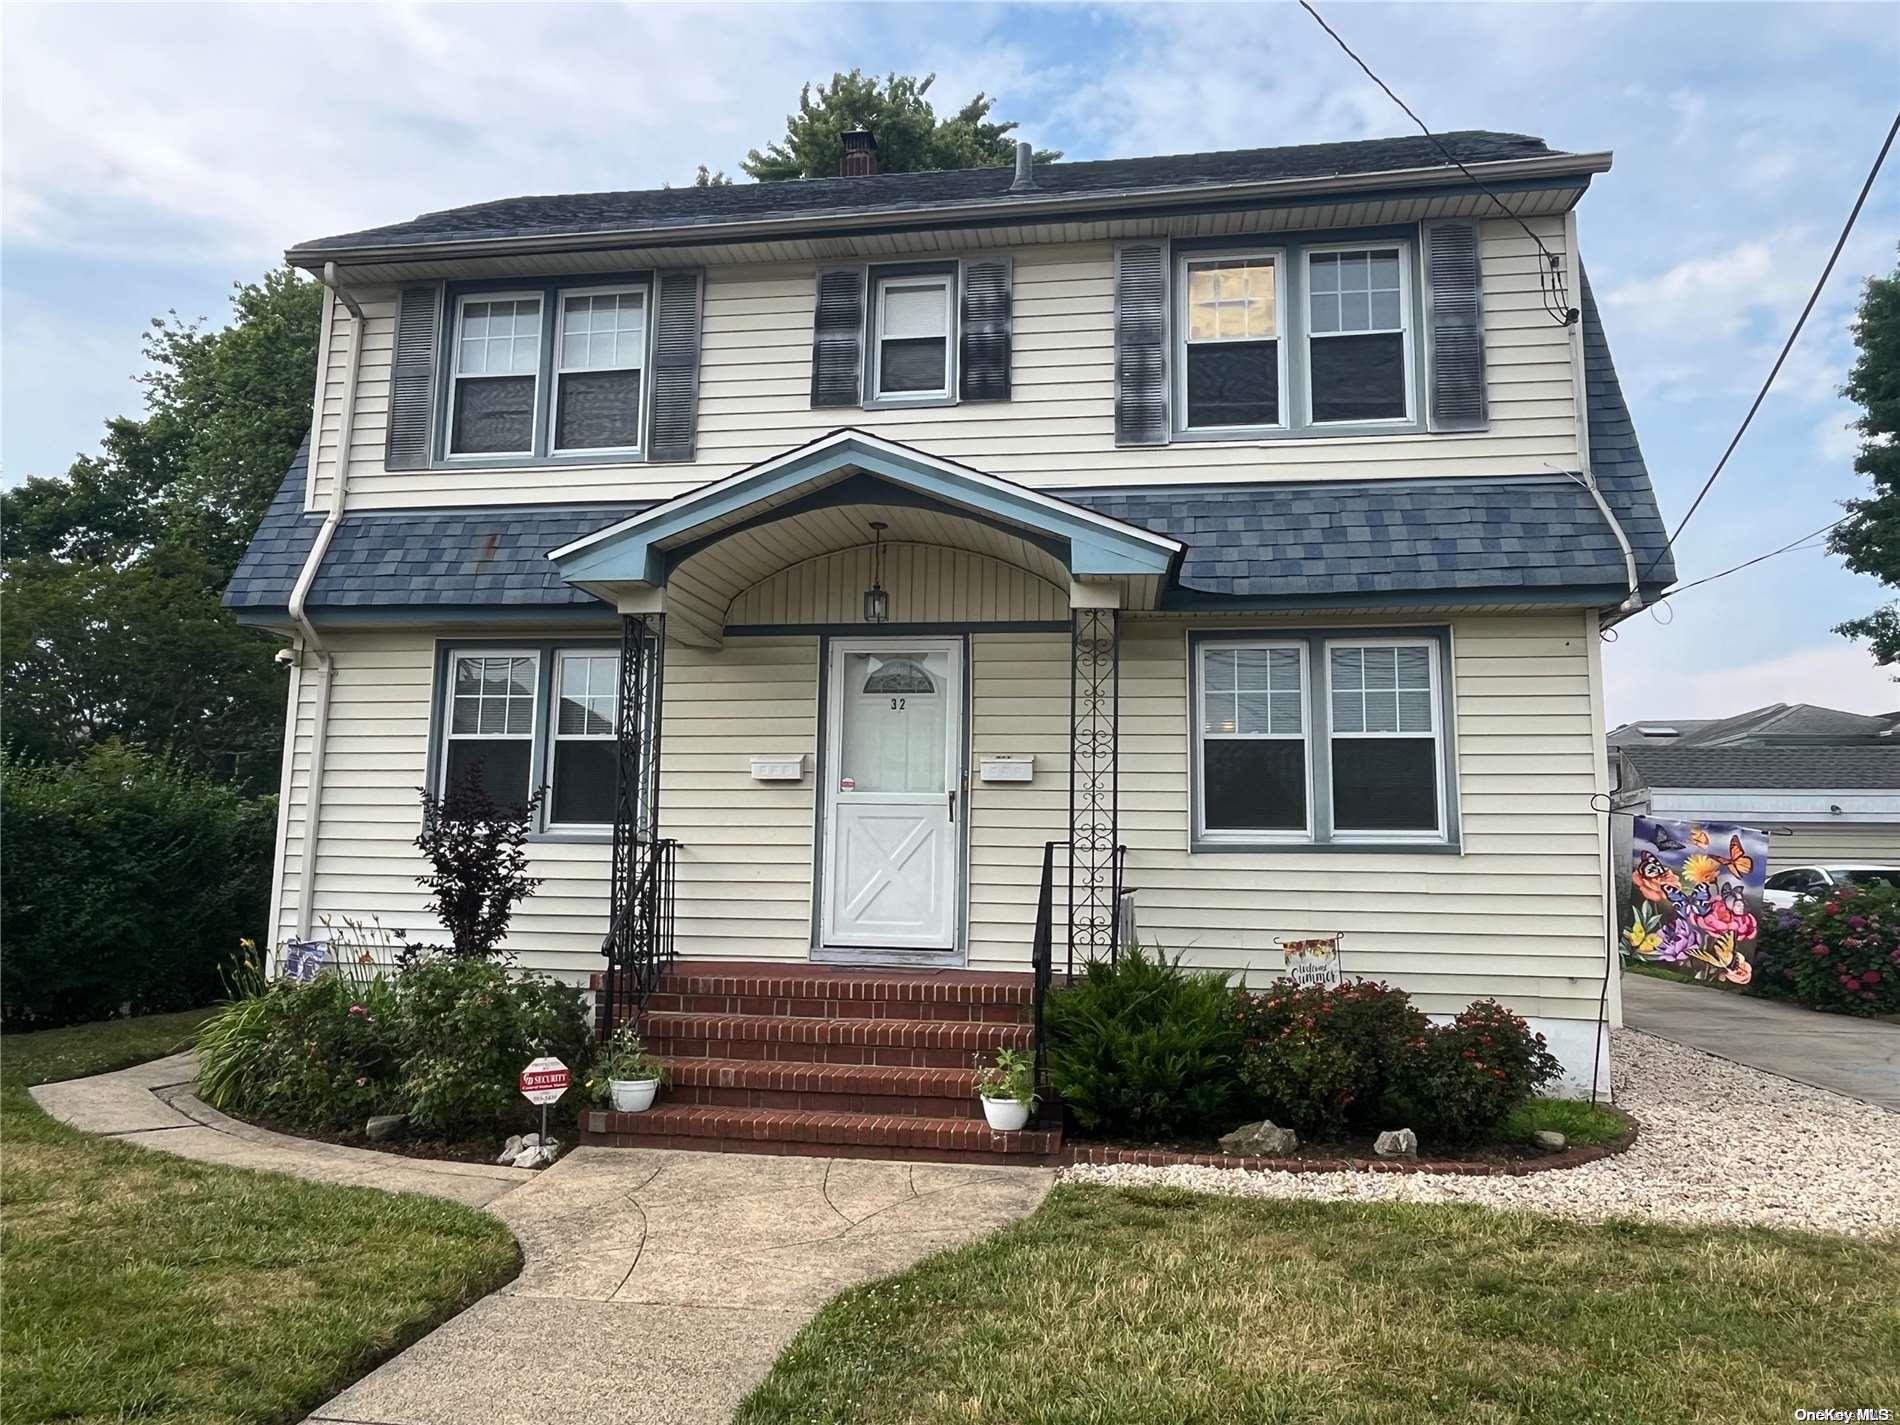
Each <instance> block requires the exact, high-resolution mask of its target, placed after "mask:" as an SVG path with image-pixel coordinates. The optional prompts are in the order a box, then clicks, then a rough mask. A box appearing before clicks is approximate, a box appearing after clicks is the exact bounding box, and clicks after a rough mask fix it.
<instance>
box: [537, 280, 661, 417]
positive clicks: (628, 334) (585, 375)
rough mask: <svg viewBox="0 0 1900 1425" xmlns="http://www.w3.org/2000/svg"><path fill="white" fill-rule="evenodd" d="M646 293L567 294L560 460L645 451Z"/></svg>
mask: <svg viewBox="0 0 1900 1425" xmlns="http://www.w3.org/2000/svg"><path fill="white" fill-rule="evenodd" d="M646 356H647V294H646V288H644V287H618V288H603V289H601V290H598V291H580V292H562V293H561V325H560V330H559V331H558V332H557V333H556V334H555V340H554V453H555V454H556V455H563V454H568V453H571V452H574V451H582V450H612V451H631V450H638V449H639V448H640V385H641V379H642V377H643V376H644V374H645V371H646Z"/></svg>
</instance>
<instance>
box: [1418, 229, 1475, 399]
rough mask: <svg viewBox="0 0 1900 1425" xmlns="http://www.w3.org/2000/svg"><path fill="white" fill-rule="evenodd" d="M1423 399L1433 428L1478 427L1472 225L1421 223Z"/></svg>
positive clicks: (1473, 238) (1473, 234)
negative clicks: (1424, 347)
mask: <svg viewBox="0 0 1900 1425" xmlns="http://www.w3.org/2000/svg"><path fill="white" fill-rule="evenodd" d="M1425 328H1426V340H1427V342H1428V343H1429V349H1428V351H1427V353H1426V368H1425V369H1426V372H1427V387H1428V389H1427V398H1428V401H1429V405H1430V411H1431V427H1432V429H1433V430H1482V429H1483V428H1484V427H1485V425H1486V424H1487V417H1486V413H1485V402H1484V282H1483V276H1482V273H1481V271H1480V267H1479V250H1478V225H1477V224H1476V223H1474V222H1443V223H1427V224H1425Z"/></svg>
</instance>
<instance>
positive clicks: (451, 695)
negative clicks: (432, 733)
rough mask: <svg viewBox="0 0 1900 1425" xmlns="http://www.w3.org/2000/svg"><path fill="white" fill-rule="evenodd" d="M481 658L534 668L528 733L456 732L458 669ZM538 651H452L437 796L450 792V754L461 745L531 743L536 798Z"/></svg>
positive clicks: (444, 697)
mask: <svg viewBox="0 0 1900 1425" xmlns="http://www.w3.org/2000/svg"><path fill="white" fill-rule="evenodd" d="M478 658H508V659H514V658H526V659H527V660H529V662H531V663H532V664H533V665H534V679H533V684H532V687H531V689H530V691H529V694H528V731H527V733H526V734H525V736H524V734H522V733H518V732H457V731H456V730H455V670H456V667H457V665H458V664H460V663H462V662H463V661H464V660H468V659H478ZM544 672H545V669H544V668H543V667H542V664H541V650H540V649H538V648H456V649H452V650H450V652H449V661H448V667H447V669H446V670H445V676H444V678H443V681H442V747H441V751H440V754H439V761H438V762H437V764H436V795H437V796H442V795H444V794H446V793H447V792H448V790H449V752H450V750H451V749H452V748H453V747H454V745H455V744H456V743H458V742H522V741H525V742H527V744H528V795H529V796H530V797H532V796H533V795H534V791H535V787H534V771H535V766H536V764H537V762H538V761H539V757H538V754H539V752H540V739H541V694H542V683H543V676H542V675H543V673H544Z"/></svg>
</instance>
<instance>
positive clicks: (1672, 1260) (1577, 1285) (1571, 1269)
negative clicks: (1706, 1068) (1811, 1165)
mask: <svg viewBox="0 0 1900 1425" xmlns="http://www.w3.org/2000/svg"><path fill="white" fill-rule="evenodd" d="M1720 1212H1721V1203H1720V1201H1719V1199H1712V1200H1711V1201H1710V1204H1709V1214H1710V1218H1711V1219H1712V1220H1713V1219H1714V1218H1716V1217H1718V1216H1719V1215H1720ZM1860 1405H1868V1406H1887V1407H1893V1406H1896V1405H1900V1250H1896V1246H1895V1244H1894V1243H1893V1242H1891V1241H1888V1242H1882V1243H1854V1242H1850V1241H1847V1240H1845V1239H1841V1238H1829V1237H1820V1236H1806V1235H1800V1234H1793V1233H1785V1232H1768V1231H1761V1230H1737V1229H1726V1228H1719V1227H1711V1228H1707V1229H1693V1230H1690V1229H1675V1228H1664V1227H1654V1226H1639V1225H1631V1224H1614V1225H1597V1226H1585V1225H1577V1224H1567V1223H1562V1222H1558V1221H1556V1220H1554V1219H1550V1218H1542V1217H1535V1216H1531V1215H1529V1214H1517V1213H1500V1212H1492V1211H1487V1210H1484V1209H1480V1208H1465V1207H1447V1206H1431V1207H1426V1206H1402V1205H1390V1204H1380V1205H1363V1206H1362V1205H1353V1204H1328V1203H1274V1202H1266V1201H1247V1200H1243V1199H1238V1198H1220V1197H1212V1196H1205V1195H1199V1194H1193V1193H1188V1192H1184V1191H1181V1190H1179V1189H1170V1188H1146V1189H1126V1190H1110V1189H1105V1188H1087V1187H1079V1186H1071V1187H1063V1188H1059V1189H1057V1191H1056V1192H1055V1193H1054V1194H1053V1195H1052V1196H1051V1197H1050V1198H1049V1200H1048V1201H1047V1202H1046V1203H1045V1204H1044V1205H1043V1207H1042V1208H1041V1210H1040V1211H1038V1212H1037V1213H1036V1214H1035V1215H1034V1216H1033V1217H1031V1218H1029V1219H1028V1220H1026V1221H1024V1222H1021V1223H1018V1224H1016V1225H1015V1226H1013V1227H1011V1228H1009V1229H1007V1230H1005V1231H1004V1232H1003V1233H1001V1234H1000V1235H998V1236H996V1237H993V1238H991V1239H989V1240H986V1241H983V1242H979V1243H976V1244H974V1245H971V1246H968V1247H964V1248H960V1249H958V1250H956V1251H953V1252H949V1253H946V1254H944V1255H941V1256H938V1257H935V1258H932V1259H929V1260H927V1261H925V1262H923V1263H921V1264H919V1265H918V1266H916V1267H914V1268H912V1269H911V1270H910V1271H908V1272H906V1273H904V1274H903V1275H901V1276H899V1277H895V1278H893V1279H891V1280H889V1281H887V1282H884V1283H881V1284H877V1285H873V1286H868V1287H861V1288H859V1289H857V1290H855V1291H853V1292H850V1293H849V1294H847V1295H845V1296H843V1297H840V1298H839V1299H838V1300H837V1301H835V1302H833V1303H832V1304H831V1305H829V1306H827V1307H826V1308H825V1309H824V1310H823V1311H822V1312H820V1313H819V1315H818V1317H817V1318H816V1319H815V1320H814V1321H813V1322H812V1323H811V1324H810V1325H809V1326H808V1327H806V1329H805V1330H804V1331H803V1332H802V1333H801V1334H800V1335H799V1337H798V1338H797V1340H796V1341H795V1342H794V1343H793V1344H792V1346H791V1348H790V1349H789V1350H788V1351H787V1352H786V1353H785V1354H784V1355H783V1356H781V1357H780V1358H779V1361H778V1363H777V1365H776V1366H775V1367H774V1369H773V1371H772V1374H771V1376H770V1377H769V1378H768V1379H767V1380H766V1381H765V1382H764V1383H763V1384H762V1385H761V1386H759V1388H758V1389H757V1390H756V1391H755V1392H754V1393H753V1394H752V1396H751V1397H750V1398H749V1399H748V1400H747V1401H746V1403H745V1405H744V1406H743V1407H742V1408H741V1410H740V1412H739V1415H738V1417H737V1418H738V1421H739V1422H741V1425H767V1422H772V1425H792V1422H798V1425H821V1423H822V1422H833V1421H835V1422H843V1421H851V1422H864V1425H884V1422H891V1425H895V1422H904V1425H929V1423H930V1422H942V1423H943V1425H950V1423H951V1422H955V1425H1056V1422H1061V1425H1084V1422H1087V1425H1119V1422H1137V1421H1139V1422H1148V1421H1153V1422H1157V1423H1159V1422H1166V1425H1230V1422H1244V1425H1258V1422H1267V1421H1312V1422H1320V1421H1324V1422H1327V1425H1340V1423H1341V1422H1346V1423H1347V1425H1351V1423H1352V1422H1363V1425H1374V1422H1377V1425H1391V1422H1394V1421H1444V1422H1460V1425H1465V1422H1478V1425H1491V1422H1504V1421H1527V1422H1528V1421H1537V1422H1553V1425H1555V1422H1561V1425H1579V1423H1580V1422H1604V1425H1640V1423H1641V1422H1658V1425H1661V1423H1662V1422H1669V1425H1679V1422H1684V1421H1691V1422H1716V1421H1722V1422H1727V1421H1737V1422H1742V1421H1747V1422H1768V1421H1785V1420H1790V1419H1792V1418H1793V1413H1792V1412H1793V1411H1794V1410H1795V1409H1797V1408H1799V1407H1803V1406H1808V1407H1812V1406H1860Z"/></svg>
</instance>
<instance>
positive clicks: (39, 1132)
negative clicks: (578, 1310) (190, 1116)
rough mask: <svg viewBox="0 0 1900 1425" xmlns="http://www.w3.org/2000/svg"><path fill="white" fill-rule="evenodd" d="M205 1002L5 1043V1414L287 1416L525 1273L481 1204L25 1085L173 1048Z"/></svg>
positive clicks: (0, 1054)
mask: <svg viewBox="0 0 1900 1425" xmlns="http://www.w3.org/2000/svg"><path fill="white" fill-rule="evenodd" d="M202 1017H203V1016H202V1015H199V1014H184V1015H157V1016H153V1017H151V1018H147V1019H137V1020H123V1021H115V1022H112V1023H107V1024H95V1025H83V1026H80V1027H78V1028H74V1029H59V1030H48V1031H46V1032H43V1033H38V1034H19V1035H9V1036H6V1037H5V1038H4V1039H0V1141H3V1142H4V1160H3V1162H0V1270H3V1271H4V1292H5V1295H4V1311H3V1312H0V1421H5V1422H8V1425H12V1422H27V1421H51V1420H58V1421H62V1422H105V1421H123V1420H138V1421H143V1422H175V1421H192V1422H198V1421H205V1422H226V1421H229V1422H275V1421H292V1420H298V1419H301V1418H302V1416H303V1415H304V1414H305V1413H306V1412H307V1411H308V1410H309V1409H310V1408H311V1407H313V1406H315V1405H316V1404H318V1403H319V1402H321V1401H322V1400H324V1399H326V1398H327V1397H328V1396H330V1395H331V1394H332V1393H333V1392H335V1391H336V1390H338V1389H340V1388H342V1387H343V1386H344V1385H346V1384H347V1383H349V1382H350V1381H351V1380H354V1379H355V1378H356V1377H358V1376H360V1375H361V1374H362V1373H363V1372H364V1371H366V1370H367V1369H369V1368H370V1367H371V1366H373V1365H374V1364H376V1363H377V1362H378V1361H380V1360H382V1359H384V1358H385V1357H387V1356H388V1355H390V1354H391V1353H392V1352H394V1351H396V1350H397V1349H399V1348H401V1347H402V1346H405V1345H407V1344H408V1343H409V1342H410V1341H412V1340H414V1339H415V1338H416V1337H418V1336H420V1335H421V1334H422V1333H423V1332H425V1331H426V1330H428V1329H429V1328H430V1327H432V1326H434V1325H435V1324H436V1323H438V1322H440V1321H442V1320H443V1319H445V1318H446V1317H448V1316H450V1315H452V1314H453V1313H454V1312H456V1311H457V1310H459V1309H461V1308H462V1307H463V1306H466V1305H467V1304H469V1303H470V1302H472V1301H474V1300H476V1299H477V1298H479V1297H481V1296H484V1295H486V1294H487V1293H488V1292H490V1291H493V1290H494V1289H495V1288H496V1287H498V1286H500V1285H502V1284H503V1283H504V1282H506V1281H507V1280H508V1279H509V1278H511V1277H512V1276H513V1275H514V1274H515V1271H516V1270H517V1266H518V1255H517V1252H516V1249H515V1244H514V1240H513V1239H512V1238H511V1237H510V1236H509V1235H508V1232H507V1230H506V1229H505V1228H503V1227H502V1225H501V1224H500V1223H499V1222H497V1221H495V1220H494V1219H493V1218H490V1217H488V1216H486V1215H485V1214H482V1213H479V1212H474V1211H471V1210H469V1209H466V1208H463V1207H459V1206H456V1205H454V1204H452V1203H443V1202H435V1201H431V1200H427V1199H423V1198H418V1197H397V1196H392V1195H389V1194H386V1193H379V1192H373V1191H370V1190H368V1189H363V1188H339V1187H328V1186H323V1185H320V1184H316V1183H306V1182H300V1181H297V1180H295V1179H291V1178H284V1177H278V1176H275V1175H269V1174H262V1173H249V1172H242V1171H238V1170H236V1169H231V1168H220V1167H213V1166H209V1165H206V1164H199V1163H192V1162H188V1161H186V1160H184V1159H181V1158H174V1157H172V1156H170V1155H169V1154H164V1153H158V1152H150V1151H146V1150H143V1149H139V1148H134V1147H131V1146H129V1145H126V1144H123V1143H117V1142H113V1141H111V1140H109V1139H102V1138H92V1137H88V1136H86V1135H84V1134H81V1133H76V1132H74V1131H73V1130H71V1129H69V1128H66V1127H65V1126H64V1125H62V1124H59V1123H56V1122H54V1121H53V1120H52V1119H49V1118H48V1117H46V1115H44V1114H43V1113H41V1112H40V1111H39V1109H38V1108H37V1107H36V1106H35V1105H34V1103H33V1101H32V1100H31V1099H30V1098H29V1097H28V1096H27V1092H26V1090H27V1086H28V1085H30V1084H34V1083H45V1082H50V1081H53V1080H57V1079H67V1078H76V1077H79V1076H81V1075H84V1074H94V1073H103V1072H106V1071H108V1070H110V1069H117V1068H123V1067H125V1066H127V1065H129V1064H135V1063H139V1062H141V1061H143V1060H146V1059H153V1058H157V1057H159V1056H161V1055H164V1054H168V1053H170V1052H172V1051H173V1050H174V1049H176V1048H178V1047H179V1046H180V1042H181V1041H182V1040H183V1039H184V1038H185V1037H186V1036H187V1035H189V1033H190V1032H191V1030H192V1029H193V1027H194V1026H195V1025H196V1024H197V1022H198V1020H199V1019H201V1018H202Z"/></svg>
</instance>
